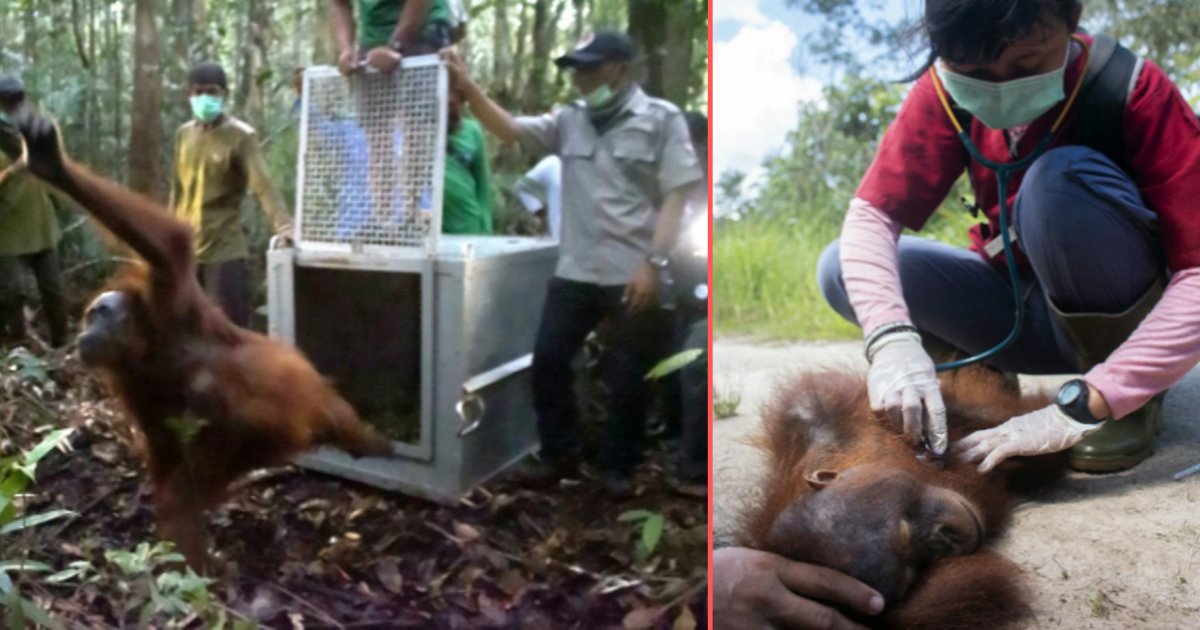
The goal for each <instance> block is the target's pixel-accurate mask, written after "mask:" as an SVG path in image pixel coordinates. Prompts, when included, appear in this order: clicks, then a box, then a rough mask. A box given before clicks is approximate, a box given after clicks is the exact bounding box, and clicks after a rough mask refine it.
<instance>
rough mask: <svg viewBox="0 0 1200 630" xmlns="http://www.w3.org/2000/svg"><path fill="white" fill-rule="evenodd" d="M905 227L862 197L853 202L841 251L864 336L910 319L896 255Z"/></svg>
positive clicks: (845, 277) (845, 274)
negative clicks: (885, 325) (902, 230)
mask: <svg viewBox="0 0 1200 630" xmlns="http://www.w3.org/2000/svg"><path fill="white" fill-rule="evenodd" d="M901 229H902V227H901V225H900V223H899V222H898V221H896V220H895V219H893V218H891V217H890V216H888V215H886V214H884V212H883V211H882V210H880V209H878V208H876V207H874V206H872V205H871V204H870V203H869V202H867V201H865V200H863V199H860V198H858V197H855V198H854V200H853V201H851V202H850V209H849V211H847V212H846V220H845V222H844V223H842V238H841V246H840V248H839V253H840V257H841V262H842V279H843V280H844V281H845V283H846V293H847V295H848V296H849V297H850V305H851V306H852V307H854V314H855V316H856V317H857V318H858V324H859V325H860V326H862V330H863V334H864V335H866V334H867V333H870V332H871V331H872V330H875V329H876V328H878V327H880V326H882V325H883V324H890V323H892V322H908V321H909V319H908V307H907V306H905V305H904V295H903V293H901V290H900V272H899V270H898V268H899V264H898V262H897V257H896V241H897V240H898V239H899V238H900V231H901Z"/></svg>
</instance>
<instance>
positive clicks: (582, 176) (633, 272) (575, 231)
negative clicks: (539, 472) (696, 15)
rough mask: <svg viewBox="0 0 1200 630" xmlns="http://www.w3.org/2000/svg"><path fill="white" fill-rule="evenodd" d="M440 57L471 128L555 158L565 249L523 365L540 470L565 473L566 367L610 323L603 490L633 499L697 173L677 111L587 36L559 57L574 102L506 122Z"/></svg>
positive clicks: (568, 455)
mask: <svg viewBox="0 0 1200 630" xmlns="http://www.w3.org/2000/svg"><path fill="white" fill-rule="evenodd" d="M442 54H443V58H444V59H445V61H446V63H447V67H448V69H449V71H450V73H451V75H452V77H453V79H454V81H455V83H456V84H457V85H459V86H460V87H461V89H462V90H463V93H464V95H465V96H466V97H467V100H468V102H469V103H470V104H471V108H472V110H473V111H474V112H475V115H476V117H477V118H478V119H479V121H480V122H481V123H483V125H484V127H485V128H487V129H488V130H489V131H490V132H492V133H493V134H495V135H496V136H498V137H499V138H500V139H501V140H505V141H519V142H520V143H521V144H522V145H523V146H524V147H525V148H526V149H527V150H529V151H531V152H533V153H535V154H538V155H541V154H546V153H553V154H556V155H558V156H559V157H560V158H561V159H562V204H563V205H562V238H561V241H560V249H559V262H558V269H557V271H556V273H555V278H554V279H553V280H551V282H550V286H549V290H548V293H547V296H546V305H545V308H544V310H543V312H542V321H541V324H540V326H539V328H538V338H537V343H536V347H535V349H534V355H533V389H534V392H533V396H534V407H535V408H536V409H537V414H538V431H539V433H540V435H541V441H542V451H541V455H542V460H543V463H544V464H545V467H544V470H543V473H544V474H546V475H547V476H549V477H561V476H564V475H568V474H571V473H572V472H573V471H572V468H573V467H574V462H576V461H577V457H576V455H575V454H574V450H575V448H576V441H577V439H576V435H575V434H576V429H575V424H576V422H577V415H578V409H577V406H576V402H575V396H574V392H573V391H572V387H571V384H572V380H573V376H572V373H571V367H570V362H571V359H572V358H573V356H574V355H575V353H576V352H577V351H578V350H579V348H580V346H581V345H582V343H583V341H584V338H585V337H586V336H587V334H588V332H589V331H590V330H591V329H593V328H595V327H596V326H597V325H598V324H599V323H600V322H601V321H603V320H605V319H607V320H608V321H609V325H610V327H611V328H610V330H611V333H612V338H611V346H610V347H609V349H608V356H607V357H605V361H604V365H605V368H604V372H605V375H604V378H605V381H606V383H607V385H608V388H609V393H610V401H609V417H608V436H607V440H606V444H605V445H604V448H603V457H602V460H603V461H602V465H603V467H604V470H605V480H606V483H607V485H608V487H609V489H610V490H612V491H613V492H614V493H615V494H618V495H620V494H625V493H627V492H628V491H629V490H630V478H631V476H632V473H633V470H634V467H635V466H636V465H637V464H638V463H639V460H640V459H641V445H642V437H643V433H644V424H645V414H646V405H647V397H648V390H647V385H646V382H645V380H644V377H645V376H646V373H647V372H648V371H649V370H650V368H651V367H653V363H654V360H655V359H656V358H658V357H659V356H661V351H662V347H661V346H662V343H663V341H664V340H666V341H669V339H670V333H671V330H670V326H671V317H670V314H669V312H668V311H666V310H664V309H662V308H661V307H660V301H659V296H660V293H665V291H663V289H664V288H667V287H664V286H662V285H663V281H664V279H665V278H667V277H669V269H668V267H669V262H668V255H669V253H670V251H671V249H672V247H673V246H674V243H675V240H676V237H677V235H678V232H679V225H680V219H681V217H682V213H683V207H684V204H685V202H686V198H687V195H688V194H689V192H690V190H691V188H692V186H694V185H696V184H697V183H698V182H699V181H700V177H701V173H700V169H699V166H698V164H697V160H696V154H695V152H694V150H693V148H692V144H691V141H690V139H689V137H688V128H687V124H686V123H685V122H684V118H683V114H682V113H681V112H680V111H679V109H678V108H676V107H675V106H674V105H672V104H671V103H669V102H667V101H664V100H660V99H656V98H651V97H649V96H647V95H646V94H645V93H644V92H643V91H642V90H641V88H639V87H638V86H637V85H636V84H635V83H634V82H633V81H632V79H631V78H630V76H629V64H630V62H631V61H632V59H633V57H634V47H633V42H632V41H631V40H630V39H629V37H628V36H626V35H625V34H623V33H619V32H616V31H597V32H596V33H594V34H591V35H588V36H587V37H585V38H584V39H583V41H581V42H580V43H579V45H578V46H577V47H576V48H575V50H574V51H572V52H571V53H570V54H567V55H565V56H563V57H560V58H559V59H557V60H556V62H555V63H557V64H558V65H559V66H560V67H563V68H568V69H570V70H572V82H573V83H574V85H575V87H576V88H577V89H578V90H579V92H580V94H581V95H582V98H581V99H580V100H579V101H576V102H574V103H570V104H567V105H565V106H562V107H560V108H558V109H556V110H555V111H553V112H551V113H549V114H545V115H542V116H521V117H513V116H511V115H509V114H508V112H506V111H504V110H503V109H502V108H501V107H500V106H499V105H497V104H496V103H495V102H494V101H492V100H491V99H490V98H488V96H487V95H486V94H484V92H483V90H482V89H481V88H480V87H479V86H478V85H476V84H475V83H473V82H472V81H471V79H470V76H469V75H468V73H467V70H466V67H465V66H464V65H463V63H462V60H461V59H459V58H458V55H457V54H456V53H455V52H454V51H452V50H445V51H443V53H442Z"/></svg>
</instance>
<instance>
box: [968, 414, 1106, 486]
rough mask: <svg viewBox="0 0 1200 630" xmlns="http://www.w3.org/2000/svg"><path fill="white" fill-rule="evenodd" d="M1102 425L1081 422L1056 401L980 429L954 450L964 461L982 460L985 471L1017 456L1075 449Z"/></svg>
mask: <svg viewBox="0 0 1200 630" xmlns="http://www.w3.org/2000/svg"><path fill="white" fill-rule="evenodd" d="M1101 424H1103V423H1101ZM1101 424H1084V423H1082V422H1077V421H1076V420H1074V419H1072V418H1071V417H1070V416H1068V415H1067V414H1065V413H1063V412H1062V410H1061V409H1059V408H1058V405H1053V404H1052V405H1049V406H1046V407H1042V408H1041V409H1038V410H1036V411H1031V412H1029V413H1027V414H1025V415H1023V416H1017V417H1015V418H1013V419H1012V420H1009V421H1008V422H1005V423H1004V424H1002V425H1000V426H998V427H994V428H991V429H984V430H982V431H976V432H974V433H972V434H971V435H968V436H967V437H965V438H963V439H961V440H959V441H958V443H957V444H955V445H954V450H955V452H956V453H958V454H959V457H961V458H962V459H963V461H967V462H977V461H979V460H980V459H982V460H983V463H982V464H980V465H979V472H983V473H985V472H988V471H989V470H991V469H993V468H995V467H996V466H997V465H999V464H1000V462H1002V461H1004V460H1006V459H1008V458H1009V457H1012V456H1013V455H1045V454H1048V453H1057V452H1059V451H1062V450H1066V449H1068V448H1071V447H1072V446H1075V445H1076V444H1078V443H1079V441H1080V440H1082V439H1083V438H1084V436H1086V435H1087V434H1089V433H1092V432H1094V431H1097V430H1098V429H1100V426H1101Z"/></svg>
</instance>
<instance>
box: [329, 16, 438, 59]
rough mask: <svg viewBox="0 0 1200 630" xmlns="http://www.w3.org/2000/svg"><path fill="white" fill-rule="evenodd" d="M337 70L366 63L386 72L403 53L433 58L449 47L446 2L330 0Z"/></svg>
mask: <svg viewBox="0 0 1200 630" xmlns="http://www.w3.org/2000/svg"><path fill="white" fill-rule="evenodd" d="M330 15H331V18H332V22H333V39H334V41H335V42H336V43H337V45H338V68H340V69H341V71H342V73H343V74H350V73H351V72H354V71H356V70H358V69H361V68H362V67H363V66H364V65H371V66H373V67H375V68H376V69H377V70H380V71H382V72H391V71H392V70H395V69H396V68H397V67H399V66H400V59H401V57H402V56H403V55H428V54H431V53H435V52H437V51H439V50H441V49H442V48H443V47H445V46H448V45H450V42H451V39H452V28H453V27H452V23H453V16H452V14H451V11H450V5H449V4H448V3H447V0H330Z"/></svg>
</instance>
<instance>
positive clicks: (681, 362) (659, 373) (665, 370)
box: [645, 348, 704, 381]
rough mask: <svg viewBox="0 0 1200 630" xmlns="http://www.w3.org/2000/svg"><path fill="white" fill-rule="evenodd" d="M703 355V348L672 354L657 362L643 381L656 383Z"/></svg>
mask: <svg viewBox="0 0 1200 630" xmlns="http://www.w3.org/2000/svg"><path fill="white" fill-rule="evenodd" d="M703 354H704V348H692V349H691V350H684V351H683V352H679V353H676V354H673V355H671V356H669V357H667V358H665V359H663V360H662V361H659V362H658V364H657V365H655V366H654V367H653V368H651V369H650V371H649V372H648V373H647V374H646V379H645V380H647V381H656V380H658V379H660V378H662V377H664V376H666V375H668V374H670V373H671V372H674V371H676V370H680V369H683V368H684V367H687V366H688V365H690V364H691V363H692V362H694V361H695V360H696V359H698V358H700V356H701V355H703Z"/></svg>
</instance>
